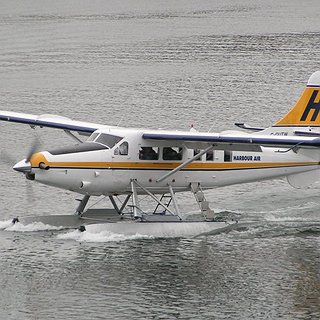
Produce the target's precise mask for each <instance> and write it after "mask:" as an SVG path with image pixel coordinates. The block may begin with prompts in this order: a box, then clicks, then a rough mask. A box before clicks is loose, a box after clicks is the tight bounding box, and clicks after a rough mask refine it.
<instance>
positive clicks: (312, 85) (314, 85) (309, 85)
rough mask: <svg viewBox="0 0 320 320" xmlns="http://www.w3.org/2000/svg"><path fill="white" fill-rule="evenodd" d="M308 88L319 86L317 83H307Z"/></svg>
mask: <svg viewBox="0 0 320 320" xmlns="http://www.w3.org/2000/svg"><path fill="white" fill-rule="evenodd" d="M307 87H308V88H320V85H319V84H307Z"/></svg>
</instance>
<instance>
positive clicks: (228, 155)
mask: <svg viewBox="0 0 320 320" xmlns="http://www.w3.org/2000/svg"><path fill="white" fill-rule="evenodd" d="M231 161H232V151H228V150H224V162H231Z"/></svg>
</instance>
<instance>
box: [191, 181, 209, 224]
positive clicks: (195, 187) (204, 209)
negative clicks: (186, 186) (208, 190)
mask: <svg viewBox="0 0 320 320" xmlns="http://www.w3.org/2000/svg"><path fill="white" fill-rule="evenodd" d="M190 188H191V191H192V193H193V195H194V197H195V199H196V201H197V203H198V205H199V208H200V211H201V213H202V215H203V216H204V218H205V219H206V220H213V219H214V218H215V214H214V211H213V210H212V209H210V206H209V202H208V201H207V200H206V198H205V195H204V193H203V190H202V188H201V184H200V183H199V182H191V183H190Z"/></svg>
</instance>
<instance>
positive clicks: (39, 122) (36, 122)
mask: <svg viewBox="0 0 320 320" xmlns="http://www.w3.org/2000/svg"><path fill="white" fill-rule="evenodd" d="M0 120H2V121H9V122H16V123H23V124H28V125H30V126H31V127H32V128H34V127H49V128H55V129H62V130H66V131H76V132H78V133H79V134H81V135H90V134H91V133H92V132H94V131H96V130H97V129H99V128H105V127H106V126H103V125H100V124H96V123H90V122H82V121H75V120H71V119H69V118H66V117H62V116H58V115H52V114H43V115H40V116H38V115H33V114H25V113H17V112H11V111H0Z"/></svg>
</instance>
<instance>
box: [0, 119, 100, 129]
mask: <svg viewBox="0 0 320 320" xmlns="http://www.w3.org/2000/svg"><path fill="white" fill-rule="evenodd" d="M0 120H2V121H10V122H16V123H24V124H29V125H31V126H40V127H49V128H56V129H64V130H70V131H78V132H88V133H92V132H94V131H96V130H97V128H90V127H81V126H74V125H70V124H61V123H57V122H50V121H42V120H31V119H26V118H20V117H10V116H3V115H0Z"/></svg>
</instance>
